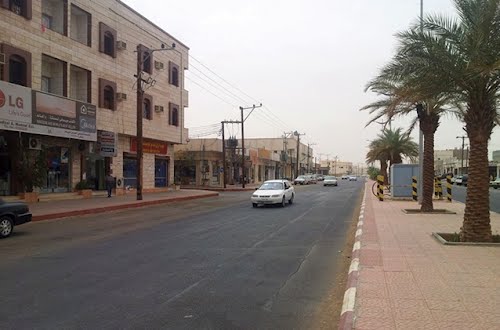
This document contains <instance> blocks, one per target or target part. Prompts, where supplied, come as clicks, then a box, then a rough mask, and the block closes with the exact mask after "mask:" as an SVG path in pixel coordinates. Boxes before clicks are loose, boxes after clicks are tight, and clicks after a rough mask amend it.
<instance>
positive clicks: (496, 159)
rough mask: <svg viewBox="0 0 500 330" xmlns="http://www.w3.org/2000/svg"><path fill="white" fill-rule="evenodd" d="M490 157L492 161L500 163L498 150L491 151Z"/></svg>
mask: <svg viewBox="0 0 500 330" xmlns="http://www.w3.org/2000/svg"><path fill="white" fill-rule="evenodd" d="M492 158H493V161H494V162H497V163H500V150H495V151H493V155H492Z"/></svg>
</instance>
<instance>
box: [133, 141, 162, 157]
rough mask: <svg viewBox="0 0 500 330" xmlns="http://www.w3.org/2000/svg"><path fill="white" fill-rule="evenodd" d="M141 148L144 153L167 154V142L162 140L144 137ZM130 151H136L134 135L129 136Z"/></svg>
mask: <svg viewBox="0 0 500 330" xmlns="http://www.w3.org/2000/svg"><path fill="white" fill-rule="evenodd" d="M142 148H143V149H142V150H143V151H144V153H147V154H157V155H166V154H167V143H166V142H163V141H156V140H149V139H144V142H143V144H142ZM130 151H132V152H137V139H136V138H135V137H131V138H130Z"/></svg>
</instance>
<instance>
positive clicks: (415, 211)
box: [403, 209, 457, 214]
mask: <svg viewBox="0 0 500 330" xmlns="http://www.w3.org/2000/svg"><path fill="white" fill-rule="evenodd" d="M403 212H404V213H406V214H457V213H456V212H453V211H450V210H446V209H434V210H433V211H430V212H422V211H421V210H420V209H403Z"/></svg>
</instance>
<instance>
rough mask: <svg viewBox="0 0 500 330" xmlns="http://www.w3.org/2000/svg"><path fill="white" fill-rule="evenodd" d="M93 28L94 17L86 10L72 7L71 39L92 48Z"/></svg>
mask: <svg viewBox="0 0 500 330" xmlns="http://www.w3.org/2000/svg"><path fill="white" fill-rule="evenodd" d="M91 28H92V16H91V15H90V14H89V13H87V12H86V11H85V10H83V9H80V8H78V7H77V6H75V5H71V35H70V37H71V39H73V40H75V41H78V42H79V43H82V44H84V45H87V46H89V47H90V46H91V45H92V42H91V41H92V39H91Z"/></svg>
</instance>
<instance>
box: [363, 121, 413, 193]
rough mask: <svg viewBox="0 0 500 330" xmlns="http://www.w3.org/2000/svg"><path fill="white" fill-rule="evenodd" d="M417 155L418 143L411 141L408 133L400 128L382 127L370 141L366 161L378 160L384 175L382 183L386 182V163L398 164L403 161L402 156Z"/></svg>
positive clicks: (411, 156) (410, 156)
mask: <svg viewBox="0 0 500 330" xmlns="http://www.w3.org/2000/svg"><path fill="white" fill-rule="evenodd" d="M417 155H418V145H417V144H416V143H415V142H413V141H412V139H411V137H410V136H409V134H407V133H402V130H401V128H397V129H396V130H394V131H393V130H390V129H384V130H383V131H382V133H380V134H379V135H378V136H377V139H375V140H373V141H371V142H370V145H369V151H368V153H367V154H366V162H367V163H371V162H375V161H380V174H381V175H383V176H384V183H385V184H387V183H388V178H387V167H388V165H389V166H391V165H394V164H400V163H402V162H403V157H409V158H410V159H414V158H415V157H417ZM387 162H389V164H387Z"/></svg>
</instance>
